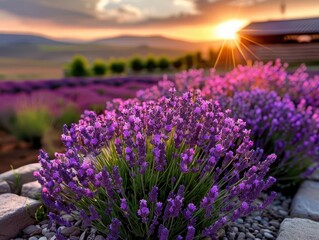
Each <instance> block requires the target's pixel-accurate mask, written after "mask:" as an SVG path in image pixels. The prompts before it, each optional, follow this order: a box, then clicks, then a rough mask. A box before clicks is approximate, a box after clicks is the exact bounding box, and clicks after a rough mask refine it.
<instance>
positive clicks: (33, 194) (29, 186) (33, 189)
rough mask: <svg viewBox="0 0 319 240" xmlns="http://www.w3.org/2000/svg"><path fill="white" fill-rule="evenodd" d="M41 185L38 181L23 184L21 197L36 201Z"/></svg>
mask: <svg viewBox="0 0 319 240" xmlns="http://www.w3.org/2000/svg"><path fill="white" fill-rule="evenodd" d="M41 189H42V187H41V184H40V183H39V182H38V181H34V182H29V183H25V184H23V185H22V189H21V196H25V197H29V198H33V199H38V198H39V197H40V194H41Z"/></svg>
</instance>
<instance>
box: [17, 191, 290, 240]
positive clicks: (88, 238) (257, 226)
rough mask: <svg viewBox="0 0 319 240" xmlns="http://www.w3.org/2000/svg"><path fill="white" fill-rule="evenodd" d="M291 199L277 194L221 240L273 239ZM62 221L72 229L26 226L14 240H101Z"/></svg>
mask: <svg viewBox="0 0 319 240" xmlns="http://www.w3.org/2000/svg"><path fill="white" fill-rule="evenodd" d="M290 203H291V198H287V197H285V196H283V195H281V194H278V197H277V199H276V200H275V201H274V202H273V203H272V204H271V205H269V206H268V207H267V209H265V210H264V211H263V212H262V213H261V214H260V213H253V214H251V215H249V216H246V217H243V218H239V219H238V220H237V221H236V222H235V223H232V224H230V225H229V226H228V227H226V228H225V229H224V233H223V234H222V236H221V237H220V239H221V240H235V239H236V240H246V239H247V240H250V239H254V240H268V239H276V238H277V235H278V231H279V227H280V223H281V222H282V221H283V220H284V218H285V217H287V216H288V211H289V207H290ZM63 218H65V220H68V221H71V222H73V223H74V224H73V226H72V227H62V226H56V225H54V224H53V225H52V226H49V225H48V221H47V220H44V221H42V222H40V223H39V224H37V225H31V226H28V227H27V228H25V229H24V230H23V232H21V234H20V237H19V238H15V239H14V240H56V237H55V236H54V232H55V231H56V230H58V231H60V232H61V234H63V235H64V236H65V237H67V239H70V240H104V239H105V238H104V237H103V236H101V235H99V234H98V233H97V231H96V230H95V229H94V228H84V227H82V226H81V224H82V221H81V220H80V219H79V217H78V216H76V215H68V214H65V215H63Z"/></svg>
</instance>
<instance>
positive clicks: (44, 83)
mask: <svg viewBox="0 0 319 240" xmlns="http://www.w3.org/2000/svg"><path fill="white" fill-rule="evenodd" d="M158 80H159V78H158V77H152V76H146V77H116V78H114V77H113V78H65V79H61V80H41V81H40V80H37V81H22V82H19V81H1V82H0V94H16V93H32V92H34V91H37V90H41V89H47V90H55V89H58V88H65V87H70V88H72V87H80V86H91V85H95V86H96V85H102V86H103V85H105V86H121V85H125V84H126V83H128V82H129V83H146V84H154V83H156V82H157V81H158Z"/></svg>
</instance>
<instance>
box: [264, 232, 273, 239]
mask: <svg viewBox="0 0 319 240" xmlns="http://www.w3.org/2000/svg"><path fill="white" fill-rule="evenodd" d="M264 236H265V238H267V239H275V237H274V236H273V235H272V234H271V233H269V232H265V233H264Z"/></svg>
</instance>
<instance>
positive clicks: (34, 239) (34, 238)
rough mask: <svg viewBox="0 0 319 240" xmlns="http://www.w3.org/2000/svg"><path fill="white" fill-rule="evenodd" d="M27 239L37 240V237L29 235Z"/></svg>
mask: <svg viewBox="0 0 319 240" xmlns="http://www.w3.org/2000/svg"><path fill="white" fill-rule="evenodd" d="M28 240H38V238H37V237H30V238H29V239H28Z"/></svg>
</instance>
